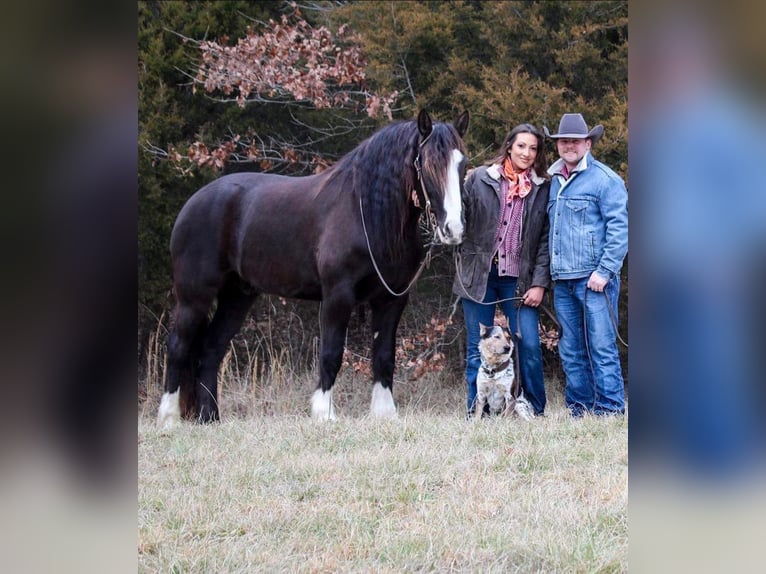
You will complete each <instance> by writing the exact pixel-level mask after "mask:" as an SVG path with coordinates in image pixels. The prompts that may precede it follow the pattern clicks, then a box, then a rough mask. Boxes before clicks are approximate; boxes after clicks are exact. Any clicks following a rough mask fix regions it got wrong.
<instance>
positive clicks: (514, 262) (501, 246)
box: [495, 178, 524, 277]
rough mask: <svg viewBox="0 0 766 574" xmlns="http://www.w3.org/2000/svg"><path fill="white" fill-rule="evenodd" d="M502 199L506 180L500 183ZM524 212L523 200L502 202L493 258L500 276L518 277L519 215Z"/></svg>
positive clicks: (506, 183)
mask: <svg viewBox="0 0 766 574" xmlns="http://www.w3.org/2000/svg"><path fill="white" fill-rule="evenodd" d="M500 191H501V192H502V195H503V197H507V196H508V180H507V179H505V178H503V179H502V180H501V182H500ZM523 211H524V199H522V198H520V197H518V196H516V197H514V198H513V199H512V200H511V201H505V202H503V209H502V210H500V220H499V221H498V222H497V231H496V232H495V257H496V258H497V270H498V274H499V275H500V276H504V275H507V276H509V277H518V276H519V259H520V256H521V214H522V212H523Z"/></svg>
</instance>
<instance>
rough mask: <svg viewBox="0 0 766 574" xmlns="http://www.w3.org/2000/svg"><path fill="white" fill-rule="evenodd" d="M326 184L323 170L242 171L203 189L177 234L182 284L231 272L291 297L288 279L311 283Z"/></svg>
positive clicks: (174, 248) (175, 254) (174, 242)
mask: <svg viewBox="0 0 766 574" xmlns="http://www.w3.org/2000/svg"><path fill="white" fill-rule="evenodd" d="M320 183H321V182H320V181H319V178H317V177H316V176H314V177H312V176H309V177H289V176H281V175H274V174H261V173H236V174H230V175H226V176H223V177H220V178H218V179H216V180H213V181H212V182H210V183H208V184H207V185H205V186H204V187H202V188H201V189H200V190H199V191H197V192H196V193H195V194H194V195H192V197H191V198H189V200H188V201H187V203H186V204H185V205H184V207H183V208H182V209H181V211H180V213H179V215H178V217H177V219H176V223H175V225H174V227H173V232H172V234H171V240H170V249H171V255H172V258H173V266H174V275H175V276H176V283H178V282H179V281H186V282H187V283H188V282H194V283H199V282H202V283H210V284H214V283H216V282H219V281H220V280H221V277H222V276H223V275H225V274H226V273H229V272H232V271H233V272H236V273H237V274H239V275H240V276H242V278H243V279H245V280H246V281H248V282H249V283H250V284H251V285H252V286H253V287H255V288H256V289H258V290H260V291H265V292H271V293H278V294H287V295H292V294H295V293H296V291H295V288H294V287H290V286H289V285H288V284H290V283H296V284H306V283H311V282H312V281H313V268H314V267H315V265H314V263H313V260H312V259H311V257H312V253H313V249H312V242H313V241H315V238H316V237H317V235H318V230H317V228H318V227H319V226H320V225H321V224H320V223H319V222H318V219H319V218H321V217H323V216H322V210H321V209H317V205H316V204H315V202H314V200H315V198H316V195H317V193H318V190H319V188H320ZM288 269H294V270H299V272H298V273H297V275H299V276H296V277H294V278H293V277H292V275H295V274H296V272H295V271H288ZM277 285H279V286H283V285H284V286H287V287H288V288H287V289H284V288H278V287H277ZM301 290H304V288H303V287H300V288H299V289H298V291H301ZM298 294H299V295H300V293H299V292H298ZM310 295H311V296H312V297H314V296H316V294H315V293H314V292H312V293H310Z"/></svg>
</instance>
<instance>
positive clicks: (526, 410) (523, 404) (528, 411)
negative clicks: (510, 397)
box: [513, 400, 535, 421]
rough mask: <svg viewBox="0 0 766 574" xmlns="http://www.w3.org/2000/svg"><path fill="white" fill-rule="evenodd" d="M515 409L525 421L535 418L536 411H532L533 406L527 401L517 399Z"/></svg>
mask: <svg viewBox="0 0 766 574" xmlns="http://www.w3.org/2000/svg"><path fill="white" fill-rule="evenodd" d="M513 410H514V411H516V414H517V415H519V418H521V419H524V420H525V421H531V420H532V419H533V418H535V413H534V412H532V406H531V405H530V404H529V403H528V402H527V401H518V400H517V401H516V405H515V406H514V407H513Z"/></svg>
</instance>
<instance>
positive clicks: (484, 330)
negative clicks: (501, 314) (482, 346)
mask: <svg viewBox="0 0 766 574" xmlns="http://www.w3.org/2000/svg"><path fill="white" fill-rule="evenodd" d="M486 334H487V327H486V325H484V323H479V337H481V338H482V339H483V338H484V336H485V335H486Z"/></svg>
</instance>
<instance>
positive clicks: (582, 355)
mask: <svg viewBox="0 0 766 574" xmlns="http://www.w3.org/2000/svg"><path fill="white" fill-rule="evenodd" d="M587 284H588V278H587V277H584V278H582V279H567V280H563V281H561V280H560V281H556V284H555V286H554V288H553V304H554V306H555V308H556V315H557V317H558V320H559V323H561V329H562V333H561V340H560V341H559V356H560V357H561V365H562V367H563V368H564V375H565V376H566V392H565V398H566V406H567V407H568V408H569V411H570V412H571V414H572V415H574V416H581V415H582V414H583V413H584V412H586V411H587V412H591V413H593V414H597V415H601V414H613V413H624V412H625V384H624V382H623V380H622V369H621V367H620V355H619V353H618V351H617V339H616V336H617V333H616V331H615V325H613V324H612V318H611V316H610V313H609V308H608V306H607V305H611V307H612V311H613V313H614V320H615V322H616V321H617V320H618V316H617V297H618V295H619V292H620V280H619V278H613V279H611V280H610V281H609V283H607V285H606V289H605V290H604V293H606V296H607V298H608V300H609V303H607V298H605V297H604V293H598V292H596V291H592V290H590V289H588V288H587Z"/></svg>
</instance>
